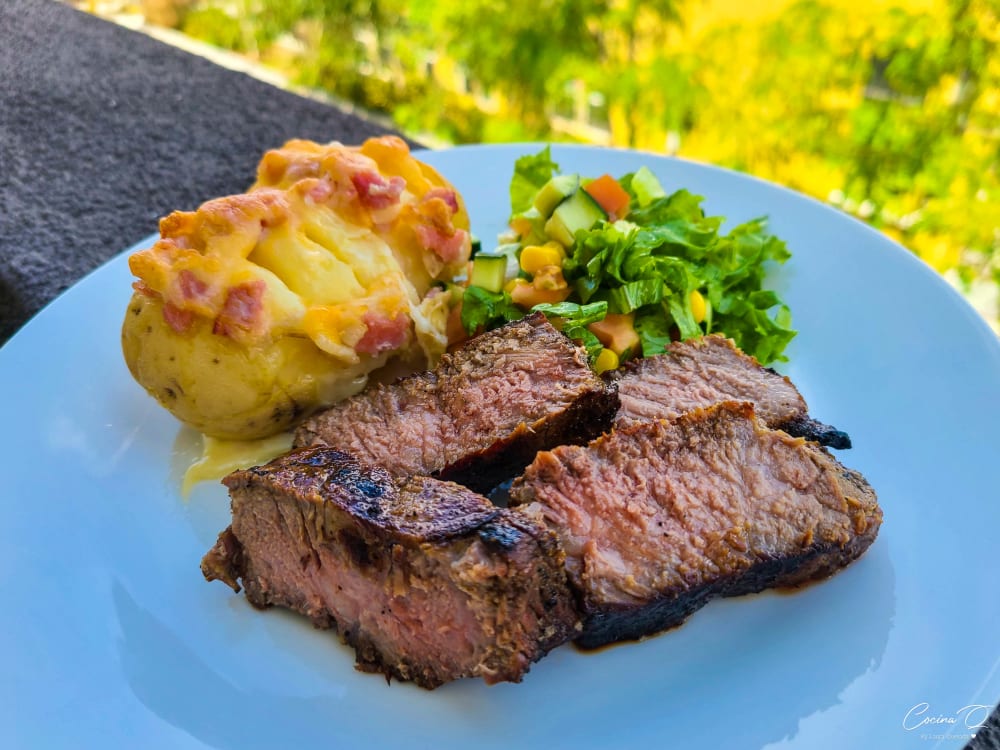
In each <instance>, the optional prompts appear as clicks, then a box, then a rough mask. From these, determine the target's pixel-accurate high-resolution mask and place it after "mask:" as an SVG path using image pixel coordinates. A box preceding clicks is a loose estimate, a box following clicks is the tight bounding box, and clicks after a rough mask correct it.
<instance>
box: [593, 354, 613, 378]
mask: <svg viewBox="0 0 1000 750" xmlns="http://www.w3.org/2000/svg"><path fill="white" fill-rule="evenodd" d="M617 369H618V355H617V354H615V353H614V352H613V351H611V350H610V349H601V353H600V354H598V355H597V358H596V359H595V360H594V370H596V371H597V374H598V375H600V374H601V373H602V372H607V371H608V370H617Z"/></svg>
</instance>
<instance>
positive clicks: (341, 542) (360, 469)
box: [202, 447, 578, 688]
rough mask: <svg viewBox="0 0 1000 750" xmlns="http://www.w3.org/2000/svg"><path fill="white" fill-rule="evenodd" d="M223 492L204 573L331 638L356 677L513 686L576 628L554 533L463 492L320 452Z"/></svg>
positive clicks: (238, 479)
mask: <svg viewBox="0 0 1000 750" xmlns="http://www.w3.org/2000/svg"><path fill="white" fill-rule="evenodd" d="M225 484H226V485H227V486H228V487H229V492H230V496H231V499H232V514H233V520H232V525H231V526H230V528H228V529H226V530H225V531H224V532H222V534H220V535H219V540H218V542H217V543H216V545H215V547H214V548H213V549H212V550H211V551H209V553H208V554H207V555H205V558H204V559H203V561H202V572H203V573H204V575H205V577H206V578H207V579H208V580H216V579H218V580H222V581H224V582H226V583H227V584H229V585H230V586H232V587H233V588H234V589H235V590H236V591H239V585H240V582H242V585H243V588H244V589H245V591H246V596H247V599H249V600H250V602H251V603H252V604H253V605H254V606H256V607H262V608H263V607H270V606H279V607H287V608H289V609H292V610H295V611H296V612H300V613H302V614H304V615H306V616H307V617H309V618H310V619H311V620H312V622H313V624H314V625H315V626H316V627H320V628H336V629H337V630H338V631H339V633H340V635H341V638H342V639H343V640H344V641H345V642H347V643H349V644H350V645H352V646H353V647H354V648H355V649H356V651H357V666H358V669H360V670H362V671H366V672H382V673H384V674H386V675H389V676H392V677H396V678H397V679H400V680H412V681H414V682H416V683H417V684H418V685H420V686H422V687H425V688H434V687H437V686H439V685H441V684H442V683H445V682H448V681H449V680H454V679H458V678H461V677H481V678H483V679H484V680H485V681H486V682H488V683H491V684H492V683H496V682H501V681H511V682H519V681H520V680H521V678H522V676H523V675H524V674H525V672H527V671H528V668H529V667H530V666H531V663H532V662H534V661H537V660H538V659H540V658H541V657H542V656H544V655H545V654H546V653H547V652H548V651H549V650H550V649H552V648H554V647H556V646H558V645H559V644H561V643H564V642H565V641H567V640H568V639H569V638H571V637H572V635H574V634H575V632H576V630H575V629H576V627H577V622H578V618H577V615H576V612H575V610H574V607H573V601H572V595H571V594H570V591H569V589H568V586H567V582H566V572H565V569H564V567H563V562H564V557H563V554H562V551H561V549H560V548H559V545H558V542H557V540H556V538H555V536H554V535H553V534H552V533H551V532H550V531H549V530H548V529H546V528H545V526H544V525H543V524H541V523H539V522H538V521H536V520H533V519H532V518H531V517H529V516H526V515H524V514H523V513H521V512H519V511H516V510H507V509H503V508H497V507H494V506H493V505H492V504H491V503H490V502H489V501H488V500H487V499H486V498H484V497H482V496H480V495H477V494H475V493H473V492H472V491H470V490H468V489H466V488H465V487H462V486H460V485H457V484H452V483H450V482H441V481H438V480H435V479H431V478H428V477H412V478H408V479H395V478H393V477H391V476H390V475H389V474H388V473H387V472H386V471H385V470H383V469H380V468H374V467H369V466H365V465H363V464H361V463H360V462H359V461H357V460H356V459H355V458H353V457H351V456H349V455H347V454H345V453H343V452H341V451H337V450H334V449H331V448H326V447H316V448H307V449H303V450H299V451H293V452H292V453H290V454H288V455H286V456H282V457H280V458H277V459H275V460H274V461H272V462H271V463H269V464H267V465H266V466H261V467H256V468H253V469H247V470H245V471H237V472H235V473H233V474H231V475H229V476H228V477H227V478H226V479H225Z"/></svg>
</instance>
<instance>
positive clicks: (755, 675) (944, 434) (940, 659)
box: [0, 146, 1000, 750]
mask: <svg viewBox="0 0 1000 750" xmlns="http://www.w3.org/2000/svg"><path fill="white" fill-rule="evenodd" d="M529 150H534V149H533V147H524V146H501V147H470V148H461V149H454V150H450V151H441V152H433V153H431V152H425V153H423V154H422V157H423V158H426V160H427V161H428V162H430V163H432V164H434V165H435V166H437V167H439V168H440V169H441V171H442V172H443V173H444V174H445V175H446V176H447V177H449V178H450V179H451V180H452V181H454V183H455V184H456V186H457V187H458V188H459V189H460V190H461V192H462V193H463V194H464V195H465V197H466V199H467V201H468V204H469V208H470V212H471V215H472V216H473V221H474V229H475V231H476V232H477V234H479V236H481V237H483V238H484V239H485V240H486V241H489V239H490V238H491V237H493V236H494V235H495V234H496V232H497V231H498V230H499V229H500V228H501V227H502V226H503V223H504V220H505V219H506V215H507V212H508V200H507V183H508V180H509V177H510V173H511V168H512V164H513V161H514V159H515V158H516V157H517V156H519V155H521V154H523V153H525V152H527V151H529ZM554 155H555V158H556V160H557V161H559V162H560V163H561V164H562V166H563V169H564V171H579V172H582V173H584V174H591V175H597V174H600V173H603V172H611V173H613V174H615V175H619V174H622V173H624V172H627V171H632V170H634V169H636V168H638V167H639V166H641V165H643V164H646V165H648V166H650V167H651V168H652V169H653V170H654V171H655V172H656V173H657V174H658V175H659V177H660V178H661V180H662V181H663V182H664V184H665V185H666V186H667V187H668V189H672V188H676V187H687V188H688V189H690V190H692V191H693V192H696V193H699V194H701V195H704V196H706V201H705V206H706V208H707V210H708V211H709V212H710V213H712V214H723V215H725V216H727V217H729V219H730V222H731V223H732V222H738V221H743V220H746V219H749V218H751V217H754V216H758V215H762V214H767V215H769V216H770V217H771V227H772V229H773V231H774V232H775V233H776V234H778V235H779V236H781V237H782V238H783V239H785V240H786V241H787V242H788V244H789V247H790V248H791V249H792V251H793V252H794V258H793V260H792V261H791V262H790V263H789V264H788V266H787V267H786V268H785V269H783V270H782V272H781V273H780V275H778V276H777V277H776V278H775V283H776V284H777V285H778V286H779V287H780V288H781V289H782V290H783V292H784V294H785V298H786V299H787V301H788V302H789V304H790V305H791V308H792V311H793V313H794V317H795V323H796V326H797V327H798V328H799V330H800V334H799V336H798V338H797V339H796V340H795V341H794V342H793V344H792V346H791V347H790V349H789V351H788V354H789V356H790V357H791V363H790V364H789V366H788V367H787V368H786V371H787V373H788V374H789V375H791V377H792V378H793V379H794V380H795V382H796V383H797V384H798V386H799V388H800V389H801V391H802V392H803V394H804V395H805V397H806V399H807V400H808V402H809V404H810V407H811V411H812V413H813V415H814V416H815V417H817V418H819V419H821V420H824V421H827V422H831V423H834V424H836V425H837V426H839V427H841V428H842V429H846V430H847V431H848V432H850V434H851V436H852V437H853V439H854V444H855V448H854V449H853V450H851V451H846V452H843V453H842V454H841V458H842V459H843V461H844V462H845V463H847V464H848V465H849V466H851V467H854V468H856V469H859V470H860V471H862V472H863V473H864V474H865V475H866V476H867V477H868V479H869V480H870V482H871V484H872V485H873V486H874V487H875V488H876V490H877V491H878V492H879V495H880V499H881V502H882V505H883V507H884V510H885V524H884V526H883V528H882V533H881V534H880V536H879V538H878V540H877V542H876V543H875V545H874V546H873V547H872V549H871V550H870V551H869V552H868V554H866V555H865V556H864V557H863V558H862V559H861V560H860V561H859V562H858V563H857V564H855V565H853V566H852V567H850V568H849V569H848V570H846V571H844V572H843V573H841V574H840V575H838V576H836V577H834V578H833V579H831V580H829V581H827V582H824V583H822V584H820V585H816V586H813V587H811V588H809V589H806V590H804V591H802V592H799V593H796V594H793V595H779V594H763V595H759V596H755V597H747V598H743V599H735V600H727V601H722V602H714V603H712V604H710V605H709V606H708V607H707V608H705V609H704V610H702V611H700V612H698V613H697V614H696V615H695V616H694V617H692V618H691V620H690V621H689V622H688V623H687V624H686V625H684V626H683V627H682V628H680V629H679V630H677V631H675V632H671V633H667V634H665V635H662V636H660V637H656V638H652V639H650V640H648V641H646V642H644V643H641V644H633V645H626V646H619V647H616V648H611V649H608V650H605V651H602V652H599V653H596V654H589V655H583V654H580V653H578V652H577V651H575V650H574V649H573V648H569V647H567V648H562V649H559V650H558V651H556V652H555V653H553V654H551V655H550V656H549V657H548V658H546V659H545V660H543V661H542V662H540V663H539V664H537V665H535V666H534V667H533V668H532V670H531V672H530V673H529V674H528V675H527V677H526V678H525V680H524V682H523V683H522V684H520V685H500V686H496V687H492V688H489V687H486V686H485V685H484V684H482V683H479V682H475V681H471V680H466V681H463V682H460V683H456V684H451V685H448V686H446V687H444V688H441V689H439V690H437V691H435V692H425V691H423V690H420V689H417V688H414V687H412V686H408V685H400V684H397V683H393V684H392V685H387V684H386V682H385V680H383V679H381V678H379V677H377V676H372V675H364V674H360V673H357V672H355V671H354V670H353V668H352V664H353V657H352V654H351V652H350V651H349V650H348V649H347V648H346V647H343V646H341V645H340V644H339V642H338V641H337V640H336V638H335V637H334V636H332V635H330V634H329V633H323V632H319V631H314V630H313V629H312V628H311V627H310V626H309V625H308V624H307V623H306V622H304V621H303V620H301V619H300V618H298V617H295V616H293V615H290V614H287V613H283V612H278V611H270V612H266V613H260V612H257V611H254V610H253V609H252V608H251V607H250V606H249V605H248V604H247V603H246V602H245V601H244V599H243V598H242V596H236V595H234V594H232V593H231V592H230V591H229V590H228V589H226V588H225V587H223V586H221V585H220V584H213V585H209V584H206V583H205V582H204V581H203V580H202V577H201V574H200V572H199V569H198V562H199V559H200V557H201V555H202V554H203V553H204V552H205V551H206V550H207V549H208V547H209V546H210V545H211V544H212V542H213V541H214V539H215V535H216V534H217V532H218V531H219V530H220V529H221V528H223V527H224V526H225V525H226V523H227V517H228V504H227V498H226V496H225V493H224V491H223V489H222V488H221V487H219V486H202V487H201V488H200V489H199V490H198V491H196V492H195V494H194V496H193V497H192V500H191V502H190V503H188V504H185V503H184V502H182V500H181V498H180V495H179V490H178V486H179V485H178V483H179V472H180V471H182V470H183V467H184V466H185V461H186V460H188V458H189V454H190V451H191V450H192V439H191V435H190V434H189V433H188V432H187V431H182V430H180V428H179V426H178V424H177V423H176V422H175V421H174V420H173V419H172V417H170V415H169V414H167V413H166V412H164V411H163V410H161V409H160V408H159V407H158V406H157V405H156V404H155V403H154V402H153V401H152V400H151V399H150V398H148V397H147V396H146V395H145V393H144V392H143V391H142V390H141V389H140V388H139V386H137V385H136V384H135V383H134V382H133V381H132V379H131V377H130V376H129V374H128V371H127V370H126V368H125V365H124V363H123V361H122V357H121V352H120V349H119V341H118V331H119V326H120V323H121V319H122V317H123V314H124V310H125V305H126V302H127V300H128V297H129V294H130V290H129V284H130V282H131V278H130V275H129V272H128V268H127V265H126V262H125V256H124V255H122V256H119V257H118V258H116V259H115V260H113V261H111V262H110V263H109V264H107V265H106V266H104V267H102V268H100V269H99V270H98V271H96V272H95V273H93V274H91V275H90V276H88V277H87V278H86V279H84V280H83V281H81V282H80V283H79V284H77V285H76V286H75V287H73V288H72V289H71V290H69V291H68V292H67V293H66V294H64V295H63V296H62V297H60V298H59V299H58V300H57V301H56V302H54V303H53V304H52V305H50V306H49V307H48V308H46V309H45V310H44V311H43V312H42V313H41V314H40V315H39V316H38V317H37V318H36V319H35V320H33V321H32V322H31V323H30V324H29V325H28V326H27V327H26V328H25V329H24V330H22V331H21V332H20V333H19V334H17V335H16V336H15V337H14V338H13V339H12V340H11V341H10V342H9V343H8V344H7V346H5V347H4V348H3V349H2V350H0V392H2V393H3V394H4V403H5V416H6V420H5V422H6V424H7V428H6V430H5V437H4V439H3V446H4V449H3V454H2V455H3V466H4V472H3V473H4V482H3V490H2V498H0V508H2V521H0V597H2V601H3V606H2V607H0V664H2V665H3V670H2V671H3V676H2V678H0V746H2V747H4V748H52V747H74V748H75V747H85V748H90V747H95V748H96V747H100V748H105V749H107V748H135V747H142V748H145V749H152V748H195V747H213V748H231V749H232V750H237V749H239V750H248V749H249V748H258V747H306V746H309V747H330V748H336V747H357V746H359V743H361V742H364V743H365V746H369V747H384V746H387V745H389V743H392V745H393V746H402V747H410V746H413V747H428V748H440V749H444V748H459V747H461V748H466V747H478V748H492V747H497V748H501V747H502V748H513V747H547V748H557V747H572V748H575V749H576V750H582V749H583V748H609V747H644V748H666V747H680V748H693V747H704V748H715V749H722V748H763V747H787V748H791V747H794V748H838V749H840V748H861V747H878V748H897V747H899V748H932V747H937V746H941V747H960V746H961V745H962V744H963V743H964V741H965V740H966V739H967V738H968V736H969V734H970V733H971V731H974V730H970V729H967V728H966V727H965V725H964V719H963V715H957V716H956V714H958V713H959V712H961V710H962V709H964V708H966V707H969V706H979V705H982V706H987V705H988V706H990V707H992V706H993V705H995V704H996V702H997V701H998V700H1000V669H998V666H1000V636H998V633H1000V626H998V623H1000V597H997V596H996V581H997V573H998V570H1000V562H998V557H997V553H996V550H997V540H998V538H1000V489H998V488H1000V469H998V465H1000V460H998V458H1000V437H998V435H1000V345H998V342H997V339H996V337H995V336H994V335H993V334H992V332H991V331H990V330H989V329H988V327H987V326H986V325H985V324H984V323H983V321H982V320H980V319H979V318H978V317H977V315H976V314H975V312H974V311H973V310H972V309H971V308H970V307H969V306H968V305H967V304H966V303H965V302H964V301H963V300H962V299H961V298H960V297H959V295H958V294H956V293H955V292H954V291H953V290H951V289H950V288H949V287H948V286H947V285H946V284H945V283H944V282H943V281H942V280H941V279H940V278H938V277H937V276H936V275H935V274H934V273H933V272H932V271H931V270H930V269H929V268H928V267H926V266H924V265H923V264H922V263H920V262H919V261H918V260H916V259H915V258H914V257H912V256H911V255H910V254H909V253H907V252H906V251H905V250H904V249H903V248H901V247H899V246H897V245H895V244H894V243H892V242H891V241H889V240H888V239H886V238H885V237H883V236H881V235H880V234H878V233H877V232H875V231H873V230H871V229H869V228H867V227H865V226H864V225H862V224H860V223H858V222H856V221H854V220H852V219H849V218H846V217H845V216H843V215H841V214H839V213H837V212H835V211H833V210H831V209H829V208H826V207H824V206H822V205H820V204H819V203H816V202H814V201H812V200H809V199H807V198H803V197H801V196H799V195H797V194H794V193H791V192H789V191H787V190H784V189H782V188H778V187H775V186H773V185H770V184H766V183H763V182H760V181H757V180H753V179H751V178H748V177H744V176H741V175H737V174H734V173H731V172H727V171H723V170H720V169H714V168H710V167H706V166H701V165H696V164H690V163H686V162H681V161H676V160H670V159H665V158H660V157H655V156H651V155H647V154H636V153H630V152H622V151H609V150H600V149H587V148H580V147H557V148H555V149H554ZM730 225H731V224H730ZM924 703H926V704H928V706H927V709H926V710H925V711H924V712H923V713H921V709H920V708H919V706H920V704H924ZM915 707H917V708H916V710H915V711H914V710H913V709H914V708H915ZM908 713H909V718H907V714H908ZM986 713H987V710H985V709H975V708H973V709H968V710H966V712H965V714H964V716H970V717H971V718H970V723H972V724H975V723H976V721H977V720H982V719H983V718H985V714H986ZM930 716H933V717H943V718H952V717H953V718H956V721H957V723H956V724H935V725H929V726H927V725H925V726H922V727H918V728H915V729H907V728H905V726H904V725H909V726H913V725H916V724H918V723H919V722H920V719H921V718H922V717H923V718H926V717H930ZM944 735H952V736H953V737H952V738H951V739H944V740H939V739H938V738H937V737H939V736H944Z"/></svg>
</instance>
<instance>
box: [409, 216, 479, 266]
mask: <svg viewBox="0 0 1000 750" xmlns="http://www.w3.org/2000/svg"><path fill="white" fill-rule="evenodd" d="M414 230H415V231H416V233H417V238H418V239H419V240H420V244H421V245H422V246H423V248H424V250H433V251H434V253H435V254H436V255H437V256H438V257H439V258H440V259H441V260H443V261H444V262H445V263H451V262H453V261H456V260H458V259H459V258H461V257H462V250H463V249H464V248H465V245H466V242H467V240H468V237H469V234H468V232H466V231H465V230H464V229H456V230H455V231H454V232H453V233H452V234H451V235H450V236H449V235H447V234H445V233H444V232H442V231H441V230H440V229H438V228H437V227H432V226H428V225H427V224H417V225H416V226H415V227H414Z"/></svg>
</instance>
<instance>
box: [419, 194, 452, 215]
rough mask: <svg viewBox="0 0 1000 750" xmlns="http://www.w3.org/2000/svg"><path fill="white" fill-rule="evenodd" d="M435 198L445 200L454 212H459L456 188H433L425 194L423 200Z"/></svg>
mask: <svg viewBox="0 0 1000 750" xmlns="http://www.w3.org/2000/svg"><path fill="white" fill-rule="evenodd" d="M434 198H440V199H441V200H443V201H444V202H445V203H446V204H447V206H448V208H450V209H451V212H452V213H453V214H457V213H458V195H457V194H456V193H455V191H454V190H449V189H448V188H443V187H436V188H431V189H430V190H428V191H427V192H426V193H425V194H424V198H423V200H425V201H429V200H433V199H434Z"/></svg>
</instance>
